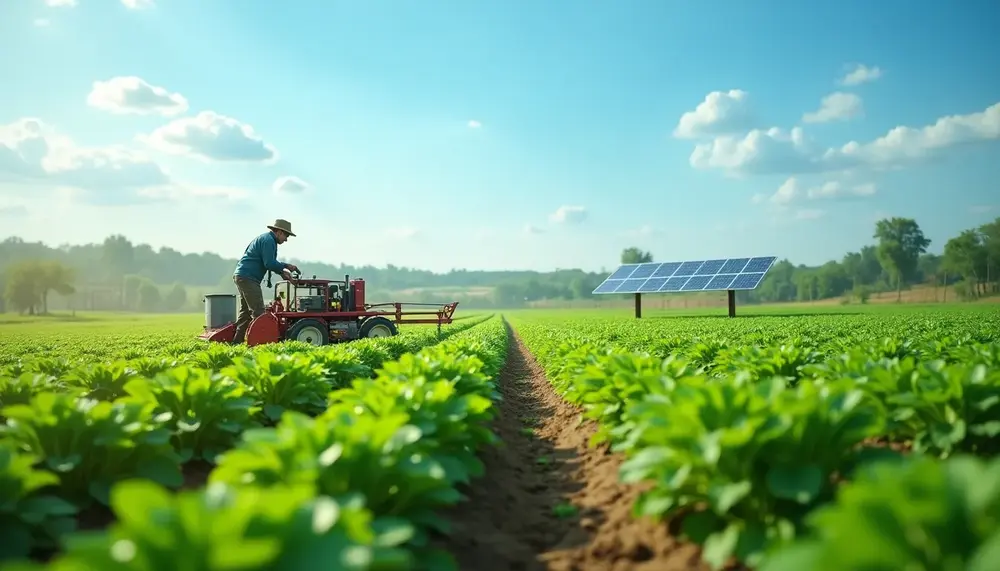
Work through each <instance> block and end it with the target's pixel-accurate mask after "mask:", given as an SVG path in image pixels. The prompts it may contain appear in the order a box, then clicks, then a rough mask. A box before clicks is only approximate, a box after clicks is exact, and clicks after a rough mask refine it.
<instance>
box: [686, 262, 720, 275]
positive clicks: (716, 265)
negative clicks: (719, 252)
mask: <svg viewBox="0 0 1000 571" xmlns="http://www.w3.org/2000/svg"><path fill="white" fill-rule="evenodd" d="M726 261H727V260H709V261H707V262H705V263H704V264H702V265H701V267H700V268H698V271H697V272H695V273H694V275H696V276H714V275H715V274H717V273H719V270H720V269H722V266H723V264H725V263H726Z"/></svg>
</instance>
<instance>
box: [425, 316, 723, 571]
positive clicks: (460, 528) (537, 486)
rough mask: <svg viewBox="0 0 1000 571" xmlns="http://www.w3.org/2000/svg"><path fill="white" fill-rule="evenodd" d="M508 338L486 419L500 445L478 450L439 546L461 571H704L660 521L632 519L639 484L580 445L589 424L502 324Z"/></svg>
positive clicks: (612, 461)
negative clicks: (624, 479)
mask: <svg viewBox="0 0 1000 571" xmlns="http://www.w3.org/2000/svg"><path fill="white" fill-rule="evenodd" d="M507 335H508V347H509V349H508V353H507V361H506V364H505V365H504V367H503V369H502V370H501V372H500V375H499V385H500V392H501V393H502V395H503V402H502V404H501V405H500V411H499V417H498V418H497V420H496V424H495V426H494V428H495V430H497V432H498V434H499V436H500V438H501V439H502V440H503V442H504V444H503V445H502V446H501V447H499V448H496V449H491V450H488V451H486V452H485V453H484V455H483V457H482V458H483V461H484V463H485V465H486V474H485V475H484V476H483V477H482V478H480V479H478V480H477V481H475V482H473V486H472V488H471V489H469V490H465V493H466V494H467V495H468V496H469V498H470V500H469V501H467V502H463V503H462V504H460V505H459V506H457V507H456V508H455V509H454V510H453V511H452V513H449V514H448V518H449V520H450V521H451V522H452V525H453V526H454V532H453V534H452V536H451V537H450V538H449V539H448V540H447V541H446V542H445V543H444V544H442V547H444V548H446V549H448V550H449V551H451V552H452V553H453V554H455V555H456V557H457V559H458V562H459V566H460V568H461V569H462V570H463V571H465V570H468V571H501V570H503V571H536V570H545V571H570V570H572V571H597V570H602V571H603V570H614V571H617V570H622V571H624V570H629V571H652V570H654V569H655V570H657V571H679V570H685V571H688V570H701V569H707V567H706V566H704V565H703V564H701V563H700V562H699V561H698V558H699V552H698V549H697V548H696V547H694V546H692V545H689V544H685V543H683V542H680V541H679V540H677V539H675V538H673V537H671V535H670V532H669V531H668V529H667V527H666V526H664V525H658V524H654V523H652V522H650V521H648V520H636V519H634V518H633V517H632V515H631V513H630V510H631V506H632V502H633V501H634V500H635V498H636V496H637V494H638V493H639V489H638V488H636V487H635V486H627V485H624V484H620V483H619V482H618V467H619V465H620V463H621V460H620V458H619V457H618V456H617V455H613V454H610V453H609V452H608V451H607V449H606V448H604V447H598V448H590V447H589V446H588V444H587V443H588V441H589V439H590V437H591V436H592V435H593V434H594V429H595V427H594V426H593V424H592V423H589V422H587V423H584V424H581V423H580V414H579V411H578V410H577V409H575V408H574V407H572V406H570V405H569V404H567V403H566V402H565V401H564V400H563V399H562V398H561V397H559V395H557V394H556V393H555V391H554V390H553V388H552V386H551V385H550V384H549V382H548V380H547V379H546V377H545V373H544V371H543V370H542V368H541V366H540V365H539V364H538V363H537V362H536V361H535V359H534V357H533V356H532V355H531V353H530V352H529V351H528V349H527V348H526V347H525V346H524V344H523V343H522V342H521V339H520V338H519V337H518V336H517V334H516V333H515V332H514V331H513V330H512V329H511V327H510V326H509V325H507Z"/></svg>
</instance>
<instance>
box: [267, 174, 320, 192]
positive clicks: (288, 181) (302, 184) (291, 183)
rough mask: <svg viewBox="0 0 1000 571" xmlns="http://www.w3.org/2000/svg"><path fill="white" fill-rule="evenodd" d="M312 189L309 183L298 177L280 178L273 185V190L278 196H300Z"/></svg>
mask: <svg viewBox="0 0 1000 571" xmlns="http://www.w3.org/2000/svg"><path fill="white" fill-rule="evenodd" d="M310 188H311V187H310V185H309V183H307V182H306V181H304V180H302V179H301V178H299V177H297V176H282V177H278V179H277V180H275V181H274V184H272V185H271V190H272V191H274V192H275V193H278V194H299V193H302V192H305V191H307V190H309V189H310Z"/></svg>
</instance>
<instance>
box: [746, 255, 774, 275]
mask: <svg viewBox="0 0 1000 571" xmlns="http://www.w3.org/2000/svg"><path fill="white" fill-rule="evenodd" d="M773 262H774V258H754V259H752V260H750V263H749V264H747V267H745V268H743V271H742V272H741V273H744V274H751V273H753V274H757V273H763V272H766V271H767V270H768V269H770V267H771V264H772V263H773Z"/></svg>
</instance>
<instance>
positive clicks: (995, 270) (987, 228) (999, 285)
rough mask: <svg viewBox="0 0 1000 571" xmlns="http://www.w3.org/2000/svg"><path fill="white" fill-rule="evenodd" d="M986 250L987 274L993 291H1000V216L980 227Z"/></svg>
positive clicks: (986, 278)
mask: <svg viewBox="0 0 1000 571" xmlns="http://www.w3.org/2000/svg"><path fill="white" fill-rule="evenodd" d="M979 234H980V236H981V237H982V241H983V249H984V250H985V251H986V276H985V280H986V281H987V282H989V284H990V291H992V293H1000V217H997V218H995V219H994V220H993V222H989V223H987V224H983V225H982V226H980V227H979Z"/></svg>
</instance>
